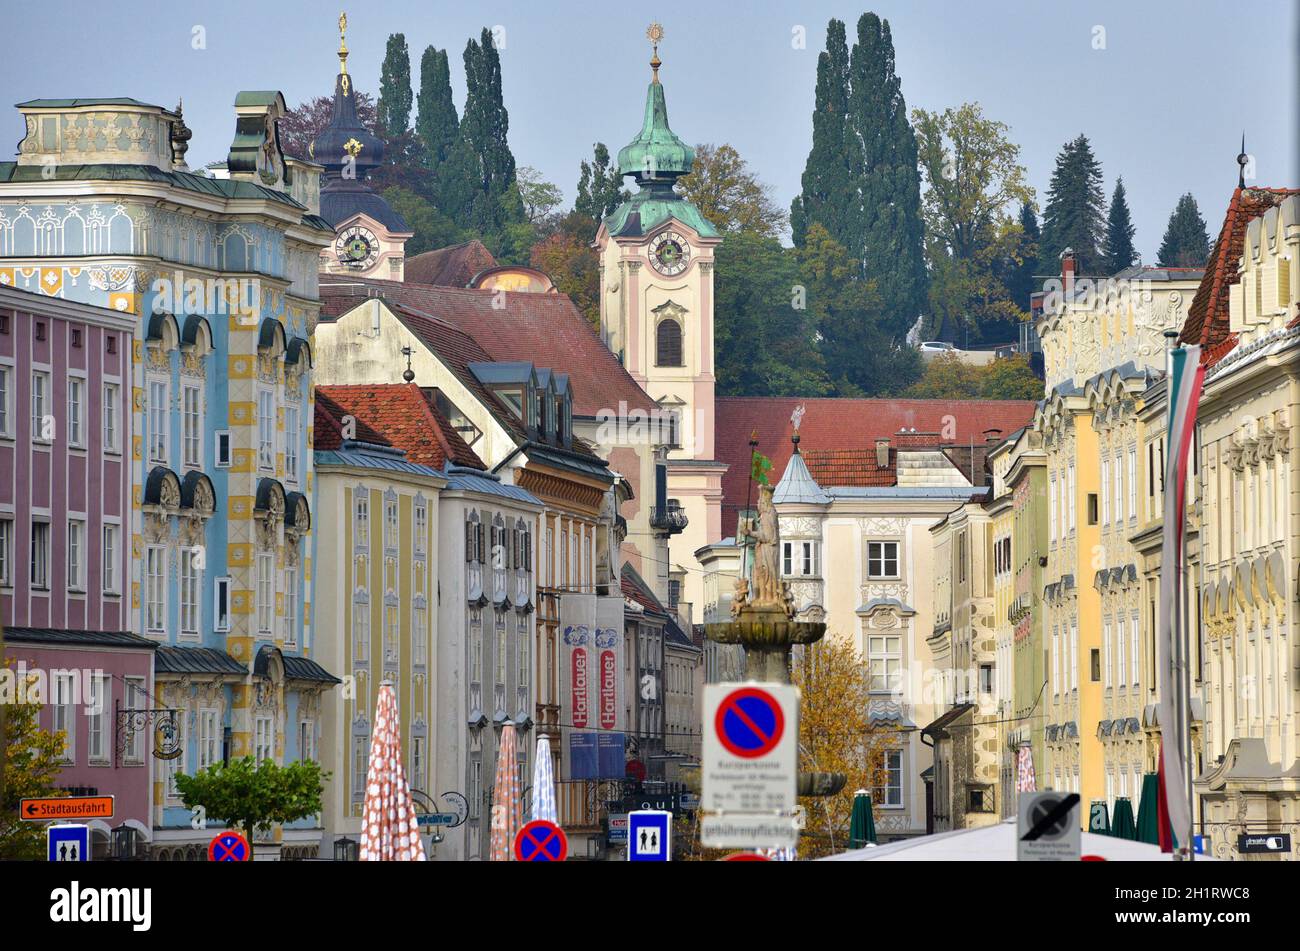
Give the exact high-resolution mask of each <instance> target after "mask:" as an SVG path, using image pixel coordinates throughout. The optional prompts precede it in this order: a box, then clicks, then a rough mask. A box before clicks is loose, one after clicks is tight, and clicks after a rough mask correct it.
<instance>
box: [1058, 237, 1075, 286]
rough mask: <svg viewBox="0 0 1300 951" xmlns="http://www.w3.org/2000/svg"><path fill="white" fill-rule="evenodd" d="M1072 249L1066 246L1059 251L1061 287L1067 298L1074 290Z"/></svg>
mask: <svg viewBox="0 0 1300 951" xmlns="http://www.w3.org/2000/svg"><path fill="white" fill-rule="evenodd" d="M1074 269H1075V260H1074V249H1073V248H1066V249H1065V250H1064V251H1062V252H1061V289H1062V290H1063V291H1064V292H1065V296H1066V297H1067V298H1068V297H1069V296H1070V295H1071V294H1072V293H1073V292H1074Z"/></svg>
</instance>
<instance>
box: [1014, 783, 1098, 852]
mask: <svg viewBox="0 0 1300 951" xmlns="http://www.w3.org/2000/svg"><path fill="white" fill-rule="evenodd" d="M1079 802H1080V800H1079V794H1078V793H1067V792H1034V793H1028V792H1022V793H1021V794H1020V798H1019V801H1018V803H1017V822H1016V859H1017V860H1018V861H1020V862H1077V861H1079V856H1080V854H1081V853H1082V852H1083V831H1082V828H1081V826H1080V825H1079Z"/></svg>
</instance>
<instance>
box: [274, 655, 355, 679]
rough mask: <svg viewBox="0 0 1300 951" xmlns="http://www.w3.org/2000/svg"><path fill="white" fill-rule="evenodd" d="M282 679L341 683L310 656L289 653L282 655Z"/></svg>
mask: <svg viewBox="0 0 1300 951" xmlns="http://www.w3.org/2000/svg"><path fill="white" fill-rule="evenodd" d="M284 679H285V680H312V681H316V682H318V683H327V684H341V683H343V681H341V680H339V678H337V677H335V676H334V675H333V674H331V673H330V672H329V671H328V670H326V669H325V668H324V667H322V666H321V665H320V664H318V663H316V661H314V660H312V659H311V658H310V657H293V656H291V655H289V654H285V655H284Z"/></svg>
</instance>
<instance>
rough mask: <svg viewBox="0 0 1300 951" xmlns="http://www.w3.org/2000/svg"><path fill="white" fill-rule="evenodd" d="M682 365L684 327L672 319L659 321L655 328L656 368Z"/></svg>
mask: <svg viewBox="0 0 1300 951" xmlns="http://www.w3.org/2000/svg"><path fill="white" fill-rule="evenodd" d="M681 365H682V325H681V324H679V323H678V322H677V321H676V320H674V319H673V318H671V317H666V318H664V319H663V320H661V321H659V326H658V327H656V328H655V366H660V367H679V366H681Z"/></svg>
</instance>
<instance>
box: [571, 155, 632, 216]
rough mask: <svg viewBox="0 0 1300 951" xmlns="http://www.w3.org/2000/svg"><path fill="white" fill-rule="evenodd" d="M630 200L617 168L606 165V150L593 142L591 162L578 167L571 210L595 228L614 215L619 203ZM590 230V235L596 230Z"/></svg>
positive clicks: (614, 165) (616, 166) (608, 163)
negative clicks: (594, 225) (575, 189)
mask: <svg viewBox="0 0 1300 951" xmlns="http://www.w3.org/2000/svg"><path fill="white" fill-rule="evenodd" d="M631 197H632V195H631V193H630V192H628V191H627V190H626V189H624V188H623V176H621V175H619V173H618V165H617V164H612V163H611V161H610V157H609V149H607V148H606V147H605V143H604V142H597V143H596V145H595V148H594V154H593V156H592V160H591V161H590V162H582V163H581V165H579V174H578V192H577V197H576V198H575V199H574V202H573V210H574V211H575V212H577V213H579V214H581V215H583V216H584V217H586V218H589V219H590V220H591V221H593V222H595V224H596V226H597V227H598V226H599V225H600V222H601V221H603V220H604V219H605V218H607V217H608V216H609V215H611V214H613V213H614V209H615V208H617V207H618V206H619V203H620V202H624V201H627V200H628V199H629V198H631ZM591 230H592V234H593V235H594V234H595V232H596V227H593V228H592V229H591Z"/></svg>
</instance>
